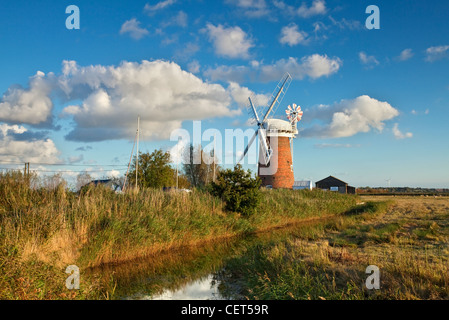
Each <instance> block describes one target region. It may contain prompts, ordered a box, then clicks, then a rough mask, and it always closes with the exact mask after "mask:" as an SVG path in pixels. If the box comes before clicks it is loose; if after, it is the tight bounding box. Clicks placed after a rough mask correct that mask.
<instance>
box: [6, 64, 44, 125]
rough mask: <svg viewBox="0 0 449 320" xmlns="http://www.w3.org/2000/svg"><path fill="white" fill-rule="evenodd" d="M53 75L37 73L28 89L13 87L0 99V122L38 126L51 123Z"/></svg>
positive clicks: (31, 79)
mask: <svg viewBox="0 0 449 320" xmlns="http://www.w3.org/2000/svg"><path fill="white" fill-rule="evenodd" d="M52 80H53V74H49V76H48V77H46V76H45V74H44V73H43V72H40V71H38V72H37V73H36V75H34V76H33V77H31V78H30V81H29V87H28V88H22V87H21V86H13V87H10V88H9V89H8V91H7V92H6V93H5V94H4V95H3V97H2V98H1V99H0V121H4V122H8V123H26V124H31V125H38V124H41V123H44V122H47V123H48V122H50V121H51V112H52V109H53V102H52V100H51V99H50V98H49V94H50V92H51V89H52V83H51V81H52Z"/></svg>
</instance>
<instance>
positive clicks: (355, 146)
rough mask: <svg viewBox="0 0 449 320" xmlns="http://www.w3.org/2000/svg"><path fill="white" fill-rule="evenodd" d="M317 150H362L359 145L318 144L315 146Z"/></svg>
mask: <svg viewBox="0 0 449 320" xmlns="http://www.w3.org/2000/svg"><path fill="white" fill-rule="evenodd" d="M314 147H315V148H318V149H327V148H360V145H359V144H356V145H353V144H350V143H346V144H342V143H318V144H315V145H314Z"/></svg>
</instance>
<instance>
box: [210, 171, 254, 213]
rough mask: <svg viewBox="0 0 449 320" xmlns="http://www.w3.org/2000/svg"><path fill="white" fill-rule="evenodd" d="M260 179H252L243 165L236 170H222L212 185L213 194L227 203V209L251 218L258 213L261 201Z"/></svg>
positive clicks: (249, 172)
mask: <svg viewBox="0 0 449 320" xmlns="http://www.w3.org/2000/svg"><path fill="white" fill-rule="evenodd" d="M260 184H261V181H260V178H259V177H252V176H251V171H250V170H248V171H245V170H243V169H242V166H241V165H237V166H236V167H235V168H234V169H226V170H222V171H221V172H220V173H219V174H218V177H217V179H216V181H215V182H212V183H211V187H210V188H211V193H212V194H213V195H214V196H217V197H220V198H221V199H222V200H223V201H224V202H225V209H226V210H228V211H233V212H239V213H241V214H242V215H245V216H249V215H251V214H253V213H254V212H256V210H257V207H258V205H259V202H260V200H261V192H260Z"/></svg>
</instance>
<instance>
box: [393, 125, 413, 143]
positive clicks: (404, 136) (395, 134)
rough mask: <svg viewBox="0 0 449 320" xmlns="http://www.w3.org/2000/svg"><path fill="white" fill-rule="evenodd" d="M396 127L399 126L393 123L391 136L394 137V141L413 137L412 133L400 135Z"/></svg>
mask: <svg viewBox="0 0 449 320" xmlns="http://www.w3.org/2000/svg"><path fill="white" fill-rule="evenodd" d="M398 125H399V124H398V123H395V124H394V125H393V134H394V137H395V138H396V139H405V138H412V137H413V133H411V132H407V133H402V132H401V131H400V130H399V128H398Z"/></svg>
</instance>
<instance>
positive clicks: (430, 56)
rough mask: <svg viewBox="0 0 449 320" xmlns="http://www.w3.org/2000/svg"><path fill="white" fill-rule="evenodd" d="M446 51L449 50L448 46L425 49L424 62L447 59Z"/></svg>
mask: <svg viewBox="0 0 449 320" xmlns="http://www.w3.org/2000/svg"><path fill="white" fill-rule="evenodd" d="M448 50H449V45H446V46H436V47H430V48H427V49H426V58H425V60H426V61H428V62H434V61H437V60H440V59H443V58H445V57H447V53H448Z"/></svg>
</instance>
